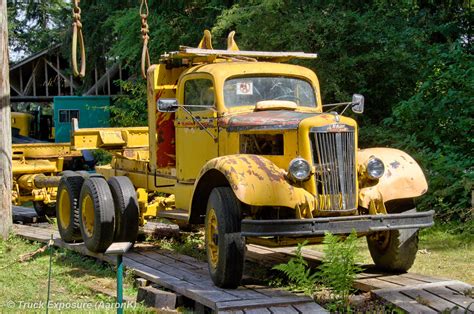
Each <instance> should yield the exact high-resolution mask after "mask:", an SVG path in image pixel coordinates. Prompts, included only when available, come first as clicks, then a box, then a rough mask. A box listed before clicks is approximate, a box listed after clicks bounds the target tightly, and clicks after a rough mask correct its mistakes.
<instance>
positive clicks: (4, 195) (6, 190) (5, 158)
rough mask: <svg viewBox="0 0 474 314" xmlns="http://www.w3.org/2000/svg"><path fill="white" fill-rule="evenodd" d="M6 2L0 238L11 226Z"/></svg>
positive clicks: (2, 4) (0, 18)
mask: <svg viewBox="0 0 474 314" xmlns="http://www.w3.org/2000/svg"><path fill="white" fill-rule="evenodd" d="M7 19H8V16H7V1H6V0H0V237H3V238H4V239H6V238H7V237H8V233H9V232H10V228H11V225H12V200H11V197H12V136H11V116H10V71H9V64H8V63H9V59H8V22H7Z"/></svg>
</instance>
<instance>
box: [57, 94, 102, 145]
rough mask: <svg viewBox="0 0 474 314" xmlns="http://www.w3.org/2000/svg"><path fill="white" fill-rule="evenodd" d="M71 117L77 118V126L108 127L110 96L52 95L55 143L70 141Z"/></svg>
mask: <svg viewBox="0 0 474 314" xmlns="http://www.w3.org/2000/svg"><path fill="white" fill-rule="evenodd" d="M72 118H77V119H78V120H79V128H99V127H108V126H109V119H110V97H109V96H57V97H54V128H55V130H54V135H55V141H56V143H64V142H70V141H71V129H72V123H71V120H72Z"/></svg>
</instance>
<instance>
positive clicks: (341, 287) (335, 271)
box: [319, 231, 362, 306]
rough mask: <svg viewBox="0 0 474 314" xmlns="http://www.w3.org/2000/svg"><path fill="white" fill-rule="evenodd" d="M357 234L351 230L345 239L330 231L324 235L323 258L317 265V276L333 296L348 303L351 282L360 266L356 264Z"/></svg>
mask: <svg viewBox="0 0 474 314" xmlns="http://www.w3.org/2000/svg"><path fill="white" fill-rule="evenodd" d="M356 241H357V234H356V232H355V231H353V232H352V233H351V234H350V235H349V236H348V237H347V238H346V239H345V240H342V239H341V238H340V237H338V236H335V235H333V234H331V233H326V235H325V236H324V241H323V243H324V258H323V263H322V264H321V266H319V270H320V273H319V278H320V280H321V282H322V283H323V285H324V286H326V287H328V288H329V289H330V290H331V292H332V293H333V295H334V297H335V298H336V299H338V300H340V301H342V304H343V305H344V306H347V305H348V302H349V296H350V294H351V292H352V290H353V288H352V284H353V283H354V280H355V278H356V275H357V273H358V272H361V271H362V268H361V267H360V266H358V265H356V260H357V256H358V255H357V250H358V249H357V246H356Z"/></svg>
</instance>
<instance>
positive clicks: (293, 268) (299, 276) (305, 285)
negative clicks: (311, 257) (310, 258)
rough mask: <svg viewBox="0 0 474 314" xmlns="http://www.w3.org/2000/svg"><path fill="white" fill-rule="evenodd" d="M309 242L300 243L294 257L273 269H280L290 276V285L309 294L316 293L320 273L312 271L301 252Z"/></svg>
mask: <svg viewBox="0 0 474 314" xmlns="http://www.w3.org/2000/svg"><path fill="white" fill-rule="evenodd" d="M306 244H308V241H304V242H303V243H298V247H297V249H296V252H295V256H294V257H292V258H291V259H290V260H289V261H288V262H287V263H286V264H278V265H276V266H274V267H273V269H276V270H279V271H281V272H283V273H284V274H285V276H286V277H288V279H289V281H290V285H291V287H292V288H294V289H295V290H302V291H304V293H306V294H308V295H312V294H313V293H314V290H315V287H316V281H317V277H318V274H317V273H311V268H309V267H308V262H306V261H305V260H304V258H303V256H302V254H301V250H302V249H303V247H304V246H305V245H306Z"/></svg>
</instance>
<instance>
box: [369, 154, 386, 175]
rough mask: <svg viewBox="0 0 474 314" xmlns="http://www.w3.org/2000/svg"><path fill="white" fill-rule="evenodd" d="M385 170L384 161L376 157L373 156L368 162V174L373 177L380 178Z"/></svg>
mask: <svg viewBox="0 0 474 314" xmlns="http://www.w3.org/2000/svg"><path fill="white" fill-rule="evenodd" d="M384 172H385V165H384V164H383V161H382V160H380V159H378V158H376V157H371V158H370V159H369V161H368V162H367V175H368V176H369V178H371V179H380V178H381V177H382V176H383V174H384Z"/></svg>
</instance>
